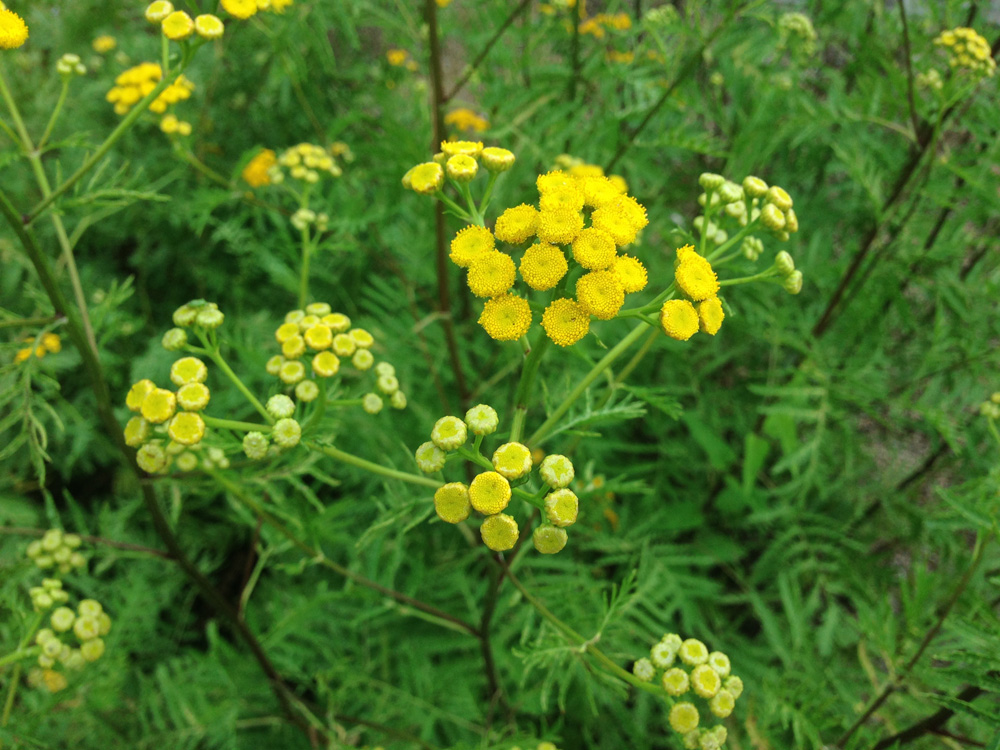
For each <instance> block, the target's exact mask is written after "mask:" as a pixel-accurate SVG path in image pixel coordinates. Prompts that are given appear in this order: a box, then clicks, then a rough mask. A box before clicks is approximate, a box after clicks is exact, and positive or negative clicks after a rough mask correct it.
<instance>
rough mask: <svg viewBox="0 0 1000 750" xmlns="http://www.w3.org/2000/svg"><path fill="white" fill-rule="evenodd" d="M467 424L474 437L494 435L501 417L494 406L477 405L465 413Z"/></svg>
mask: <svg viewBox="0 0 1000 750" xmlns="http://www.w3.org/2000/svg"><path fill="white" fill-rule="evenodd" d="M465 424H466V425H468V427H469V430H470V431H471V432H472V434H473V435H492V434H493V433H494V432H496V430H497V426H499V424H500V417H499V416H498V415H497V412H496V409H494V408H493V407H492V406H487V405H486V404H477V405H476V406H473V407H472V408H471V409H469V410H468V411H467V412H465Z"/></svg>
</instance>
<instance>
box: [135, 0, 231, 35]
mask: <svg viewBox="0 0 1000 750" xmlns="http://www.w3.org/2000/svg"><path fill="white" fill-rule="evenodd" d="M223 5H225V3H223ZM146 20H147V21H149V22H150V23H154V24H160V30H161V31H162V32H163V35H164V36H165V37H166V38H167V39H170V40H171V41H174V42H182V41H184V40H185V39H188V38H189V37H190V36H191V35H192V34H197V35H198V36H199V37H201V38H202V39H218V38H219V37H221V36H222V34H223V32H224V31H225V25H224V24H223V23H222V20H221V19H220V18H219V17H218V16H213V15H211V14H209V13H205V14H202V15H199V16H196V17H195V18H191V16H190V15H188V14H187V13H186V12H185V11H183V10H175V9H174V5H173V3H171V2H170V1H169V0H153V2H152V3H150V4H149V6H148V7H147V8H146Z"/></svg>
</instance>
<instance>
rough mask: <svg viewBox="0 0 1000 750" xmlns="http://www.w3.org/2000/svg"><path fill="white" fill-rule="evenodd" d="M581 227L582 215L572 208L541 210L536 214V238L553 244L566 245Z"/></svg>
mask: <svg viewBox="0 0 1000 750" xmlns="http://www.w3.org/2000/svg"><path fill="white" fill-rule="evenodd" d="M582 229H583V216H582V215H581V214H580V212H579V211H574V210H573V209H558V210H555V211H541V212H539V214H538V239H540V240H541V241H542V242H550V243H552V244H553V245H568V244H569V243H570V242H572V241H573V239H574V238H575V237H576V235H577V234H579V233H580V230H582Z"/></svg>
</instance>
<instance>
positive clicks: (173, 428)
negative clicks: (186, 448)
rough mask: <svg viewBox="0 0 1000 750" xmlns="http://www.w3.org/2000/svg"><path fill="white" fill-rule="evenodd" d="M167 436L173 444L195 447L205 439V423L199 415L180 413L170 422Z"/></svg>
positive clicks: (190, 412) (186, 412)
mask: <svg viewBox="0 0 1000 750" xmlns="http://www.w3.org/2000/svg"><path fill="white" fill-rule="evenodd" d="M167 434H168V435H170V439H171V440H173V441H174V442H175V443H180V444H181V445H195V444H196V443H200V442H201V439H202V438H203V437H205V421H204V420H203V419H202V418H201V415H200V414H196V413H195V412H193V411H182V412H181V413H180V414H178V415H177V416H175V417H174V418H173V419H171V420H170V426H168V427H167Z"/></svg>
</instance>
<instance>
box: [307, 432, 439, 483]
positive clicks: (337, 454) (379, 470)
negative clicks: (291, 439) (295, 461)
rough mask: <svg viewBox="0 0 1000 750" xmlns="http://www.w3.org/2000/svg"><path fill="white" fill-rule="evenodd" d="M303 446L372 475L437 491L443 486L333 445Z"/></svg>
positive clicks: (313, 444) (309, 444)
mask: <svg viewBox="0 0 1000 750" xmlns="http://www.w3.org/2000/svg"><path fill="white" fill-rule="evenodd" d="M303 445H304V446H305V447H306V448H308V449H309V450H311V451H318V452H320V453H323V454H325V455H327V456H329V457H330V458H335V459H337V460H338V461H342V462H343V463H345V464H350V465H351V466H356V467H358V468H359V469H364V470H365V471H370V472H371V473H372V474H378V475H379V476H383V477H388V478H389V479H398V480H400V481H401V482H409V483H410V484H419V485H422V486H424V487H433V488H434V489H437V488H438V487H440V486H441V485H442V482H440V481H438V480H437V479H431V478H430V477H423V476H420V475H419V474H411V473H409V472H407V471H399V470H398V469H390V468H389V467H388V466H382V465H381V464H377V463H374V462H373V461H368V460H367V459H364V458H361V457H359V456H355V455H353V454H351V453H345V452H344V451H342V450H340V449H339V448H334V447H333V446H332V445H316V444H315V443H303Z"/></svg>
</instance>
